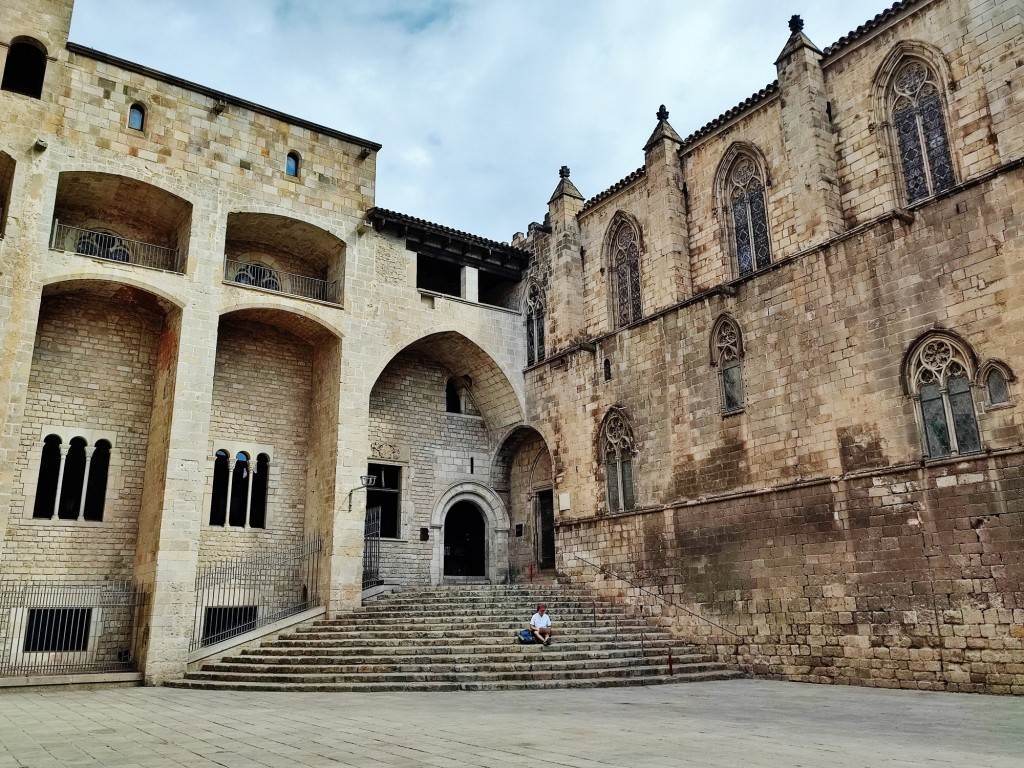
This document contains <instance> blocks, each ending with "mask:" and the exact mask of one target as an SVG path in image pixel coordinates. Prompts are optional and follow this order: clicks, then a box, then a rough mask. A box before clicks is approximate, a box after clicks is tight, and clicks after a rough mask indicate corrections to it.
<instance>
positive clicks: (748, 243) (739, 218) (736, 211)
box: [726, 154, 772, 277]
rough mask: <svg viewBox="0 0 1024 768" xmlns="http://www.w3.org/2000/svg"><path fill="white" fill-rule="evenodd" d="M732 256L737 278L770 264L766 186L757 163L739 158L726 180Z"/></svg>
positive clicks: (749, 159)
mask: <svg viewBox="0 0 1024 768" xmlns="http://www.w3.org/2000/svg"><path fill="white" fill-rule="evenodd" d="M726 195H727V200H728V205H729V211H730V225H731V234H732V238H731V240H732V245H733V252H734V256H735V258H736V268H737V271H738V272H739V275H740V276H741V277H742V276H743V275H749V274H750V273H751V272H753V271H755V270H758V269H764V268H765V267H767V266H768V265H769V264H771V263H772V253H771V245H770V238H769V236H768V206H767V202H766V200H765V182H764V178H763V176H762V173H761V169H760V167H759V165H758V163H757V162H756V161H755V160H754V158H752V157H751V156H750V155H748V154H740V155H739V156H738V157H737V158H736V160H735V161H734V162H733V164H732V168H731V169H730V170H729V175H728V177H727V179H726Z"/></svg>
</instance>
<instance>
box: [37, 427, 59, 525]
mask: <svg viewBox="0 0 1024 768" xmlns="http://www.w3.org/2000/svg"><path fill="white" fill-rule="evenodd" d="M62 460H63V455H62V451H61V439H60V437H59V436H58V435H47V436H46V438H45V439H44V440H43V450H42V456H41V458H40V462H39V478H38V479H37V480H36V501H35V506H33V508H32V517H38V518H51V517H53V515H54V512H55V511H56V508H57V483H58V482H59V480H60V465H61V462H62Z"/></svg>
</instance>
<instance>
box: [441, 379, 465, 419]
mask: <svg viewBox="0 0 1024 768" xmlns="http://www.w3.org/2000/svg"><path fill="white" fill-rule="evenodd" d="M444 409H445V410H446V411H447V412H448V413H462V396H461V395H460V394H459V388H458V387H457V386H455V382H454V381H452V380H451V379H448V383H447V384H445V385H444Z"/></svg>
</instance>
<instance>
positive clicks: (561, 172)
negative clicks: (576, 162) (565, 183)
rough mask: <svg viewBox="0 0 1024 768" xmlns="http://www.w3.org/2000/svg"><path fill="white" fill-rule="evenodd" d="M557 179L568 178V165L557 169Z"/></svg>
mask: <svg viewBox="0 0 1024 768" xmlns="http://www.w3.org/2000/svg"><path fill="white" fill-rule="evenodd" d="M558 178H560V179H568V178H569V166H568V165H563V166H562V167H561V168H559V169H558Z"/></svg>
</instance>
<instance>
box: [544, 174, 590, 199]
mask: <svg viewBox="0 0 1024 768" xmlns="http://www.w3.org/2000/svg"><path fill="white" fill-rule="evenodd" d="M565 196H568V197H573V198H576V199H577V200H583V199H584V198H583V195H582V194H580V191H579V190H578V189H576V185H575V184H573V183H572V182H571V181H569V166H567V165H563V166H562V167H561V168H559V169H558V186H557V187H555V191H554V192H552V193H551V199H550V200H548V205H551V204H552V203H553V202H555V200H557V199H558V198H560V197H565Z"/></svg>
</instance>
